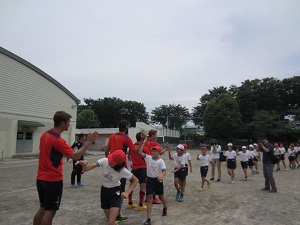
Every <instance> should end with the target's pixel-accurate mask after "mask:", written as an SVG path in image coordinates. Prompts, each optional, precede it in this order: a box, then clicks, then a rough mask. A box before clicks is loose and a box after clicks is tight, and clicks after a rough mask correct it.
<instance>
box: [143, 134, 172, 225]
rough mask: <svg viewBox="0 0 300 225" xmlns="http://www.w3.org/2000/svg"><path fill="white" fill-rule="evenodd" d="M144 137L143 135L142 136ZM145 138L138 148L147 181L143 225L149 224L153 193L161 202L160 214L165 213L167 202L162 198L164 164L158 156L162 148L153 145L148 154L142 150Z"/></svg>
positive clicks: (163, 214) (164, 214) (164, 173)
mask: <svg viewBox="0 0 300 225" xmlns="http://www.w3.org/2000/svg"><path fill="white" fill-rule="evenodd" d="M143 138H145V137H143ZM146 142H147V139H145V140H144V141H143V144H142V146H141V148H140V150H139V154H140V155H141V156H142V157H143V159H144V160H145V162H146V164H147V181H146V195H147V220H146V221H145V222H144V225H149V224H151V214H152V200H153V195H154V194H157V195H158V197H159V199H160V201H161V202H162V204H163V212H162V216H166V215H167V209H168V208H167V203H166V200H165V198H164V184H163V177H164V176H165V175H166V170H167V168H166V164H165V162H164V160H162V159H161V158H160V157H159V156H160V154H161V153H162V149H161V147H160V146H159V145H156V146H153V147H152V148H151V150H152V153H151V154H152V156H149V155H147V154H145V153H144V152H143V148H144V145H145V143H146Z"/></svg>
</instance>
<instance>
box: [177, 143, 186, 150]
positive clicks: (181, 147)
mask: <svg viewBox="0 0 300 225" xmlns="http://www.w3.org/2000/svg"><path fill="white" fill-rule="evenodd" d="M176 148H179V149H181V150H184V146H183V145H181V144H179V145H177V146H176Z"/></svg>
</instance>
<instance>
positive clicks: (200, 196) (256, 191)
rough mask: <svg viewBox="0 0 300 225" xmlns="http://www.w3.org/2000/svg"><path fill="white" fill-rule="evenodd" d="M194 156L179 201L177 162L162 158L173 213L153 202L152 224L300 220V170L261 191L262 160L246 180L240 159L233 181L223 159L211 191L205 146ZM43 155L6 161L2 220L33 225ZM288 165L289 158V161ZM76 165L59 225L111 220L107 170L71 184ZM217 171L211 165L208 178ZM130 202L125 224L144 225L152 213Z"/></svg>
mask: <svg viewBox="0 0 300 225" xmlns="http://www.w3.org/2000/svg"><path fill="white" fill-rule="evenodd" d="M189 152H190V154H191V156H192V163H193V173H190V174H189V176H188V178H187V188H186V194H185V199H184V202H178V201H175V189H174V186H173V174H171V170H172V168H173V167H174V166H173V161H171V160H169V159H168V156H167V154H165V155H163V156H162V158H163V159H164V160H165V162H166V165H167V175H166V177H165V179H164V187H165V198H166V200H167V204H168V215H167V216H166V217H162V216H161V212H162V205H154V206H153V216H152V224H155V225H174V224H186V225H187V224H189V225H198V224H203V225H205V224H235V225H238V224H247V225H251V224H264V225H268V224H272V225H276V224H278V225H279V224H288V225H290V224H300V216H299V200H300V197H299V184H300V183H299V177H300V169H294V170H290V169H289V170H288V171H284V170H283V167H282V165H281V170H280V171H278V172H274V177H275V181H276V184H277V188H278V192H277V193H268V192H264V191H261V190H260V189H261V188H262V187H263V186H264V178H263V175H262V171H261V163H259V171H260V173H259V174H256V175H253V176H249V179H248V181H243V173H242V168H241V166H240V163H239V162H238V167H237V169H236V183H235V184H229V180H230V179H229V175H228V174H227V170H226V166H225V163H222V177H221V182H216V181H215V182H213V183H212V185H211V188H210V189H207V188H205V190H204V191H203V192H200V191H198V187H199V183H200V173H199V162H198V161H197V160H196V155H197V154H199V153H200V151H199V150H189ZM102 157H104V155H103V153H102V152H101V153H100V152H97V153H96V154H94V155H88V156H86V157H85V158H86V159H87V160H88V161H89V162H94V161H95V160H96V159H99V158H102ZM37 163H38V160H37V159H6V160H4V162H0V169H1V173H0V181H1V185H0V200H1V201H0V224H1V225H2V224H3V225H4V224H6V225H7V224H13V225H15V224H20V225H26V224H32V219H33V216H34V214H35V212H36V211H37V209H38V207H39V202H38V195H37V191H36V187H35V178H36V170H37ZM286 163H288V162H287V160H286ZM71 169H72V163H65V165H64V170H65V172H64V191H63V198H62V203H61V207H60V210H59V211H58V212H57V214H56V217H55V218H54V221H53V224H54V225H61V224H72V225H77V224H89V225H94V224H95V225H99V224H101V225H102V224H106V221H105V216H104V213H103V211H102V210H101V208H100V197H99V196H100V186H101V182H102V179H101V169H100V168H96V169H94V170H92V171H89V172H87V173H85V174H84V175H83V177H82V181H83V182H84V183H85V184H86V186H85V187H80V188H76V189H72V188H70V174H71ZM210 174H211V171H210V169H209V173H208V178H210ZM138 192H139V188H138V187H136V189H135V190H134V194H133V200H134V202H135V203H137V202H138ZM126 205H127V200H125V201H124V204H123V208H122V214H123V215H126V216H128V218H129V219H128V220H127V221H124V222H122V223H121V224H123V225H129V224H130V225H135V224H142V221H143V220H145V219H146V211H142V212H140V211H137V210H136V209H127V208H126Z"/></svg>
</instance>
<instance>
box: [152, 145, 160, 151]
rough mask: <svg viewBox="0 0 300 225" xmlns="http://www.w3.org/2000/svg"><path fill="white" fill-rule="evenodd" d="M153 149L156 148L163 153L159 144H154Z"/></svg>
mask: <svg viewBox="0 0 300 225" xmlns="http://www.w3.org/2000/svg"><path fill="white" fill-rule="evenodd" d="M151 150H156V151H158V152H159V153H162V149H161V147H160V146H159V145H155V146H153V147H152V148H151Z"/></svg>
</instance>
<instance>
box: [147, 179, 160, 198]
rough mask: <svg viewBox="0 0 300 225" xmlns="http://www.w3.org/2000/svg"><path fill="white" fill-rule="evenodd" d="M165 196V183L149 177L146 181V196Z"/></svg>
mask: <svg viewBox="0 0 300 225" xmlns="http://www.w3.org/2000/svg"><path fill="white" fill-rule="evenodd" d="M154 194H155V195H163V194H164V184H163V181H162V182H159V181H158V180H157V178H150V177H147V180H146V195H154Z"/></svg>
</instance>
